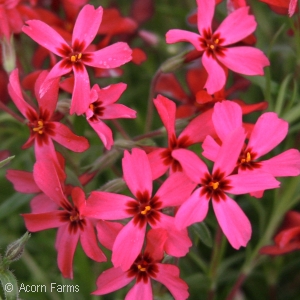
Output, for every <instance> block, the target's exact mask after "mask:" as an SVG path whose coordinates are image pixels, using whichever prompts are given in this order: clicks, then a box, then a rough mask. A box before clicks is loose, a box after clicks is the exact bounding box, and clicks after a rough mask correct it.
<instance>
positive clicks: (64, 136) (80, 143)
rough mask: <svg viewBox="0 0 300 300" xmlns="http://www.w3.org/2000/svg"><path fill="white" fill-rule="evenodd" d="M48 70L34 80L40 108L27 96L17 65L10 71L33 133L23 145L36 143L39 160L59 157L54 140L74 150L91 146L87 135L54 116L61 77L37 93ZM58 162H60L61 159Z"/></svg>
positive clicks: (15, 96) (15, 94)
mask: <svg viewBox="0 0 300 300" xmlns="http://www.w3.org/2000/svg"><path fill="white" fill-rule="evenodd" d="M47 74H48V72H47V71H43V72H42V73H41V74H40V76H39V77H38V79H37V81H36V84H35V95H36V98H37V101H38V105H39V108H38V109H36V108H33V107H32V106H30V105H29V104H28V103H27V102H26V101H25V100H24V98H23V95H22V91H21V86H20V81H19V75H18V69H15V70H14V71H13V72H12V73H11V74H10V77H9V85H8V91H9V94H10V96H11V98H12V100H13V102H14V103H15V105H16V106H17V107H18V109H19V110H20V112H21V113H22V115H23V116H24V117H25V118H26V119H27V120H28V123H27V125H28V127H29V128H30V137H29V139H28V140H27V142H26V143H25V144H24V145H23V148H28V147H30V146H31V145H32V144H33V143H34V145H35V147H34V150H35V155H36V159H37V160H39V159H40V158H41V159H42V158H43V157H45V156H50V157H52V159H55V160H56V161H57V158H56V153H55V149H54V145H53V141H52V140H54V141H56V142H58V143H59V144H61V145H63V146H64V147H66V148H68V149H70V150H72V151H74V152H83V151H85V150H86V149H88V147H89V143H88V141H87V139H86V138H85V137H80V136H77V135H75V134H74V133H72V131H71V130H70V129H69V128H68V127H67V126H65V125H63V124H61V123H59V122H56V121H54V120H53V119H52V116H53V113H54V111H55V108H56V103H57V98H58V80H55V81H53V83H52V85H51V87H50V88H49V89H48V90H47V92H46V93H45V94H44V95H43V97H40V96H39V93H38V90H39V88H40V86H41V84H42V82H43V81H44V79H45V77H46V76H47ZM57 165H59V163H58V161H57Z"/></svg>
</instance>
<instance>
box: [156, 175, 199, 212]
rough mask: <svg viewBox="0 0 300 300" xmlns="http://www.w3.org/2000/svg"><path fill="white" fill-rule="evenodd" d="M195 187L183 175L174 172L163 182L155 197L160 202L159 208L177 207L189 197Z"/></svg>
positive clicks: (194, 184)
mask: <svg viewBox="0 0 300 300" xmlns="http://www.w3.org/2000/svg"><path fill="white" fill-rule="evenodd" d="M178 182H180V184H178ZM195 187H196V183H193V182H192V181H191V180H190V179H189V178H188V177H187V176H186V175H185V174H184V173H182V172H176V173H173V174H172V175H170V176H169V177H168V178H167V179H166V180H165V181H164V183H163V184H162V185H161V186H160V188H159V189H158V191H157V192H156V194H155V196H156V197H158V198H159V201H161V202H162V206H161V208H164V207H168V206H178V205H180V204H182V203H183V202H184V201H185V200H186V199H187V198H188V197H189V196H190V195H191V192H192V191H193V189H194V188H195Z"/></svg>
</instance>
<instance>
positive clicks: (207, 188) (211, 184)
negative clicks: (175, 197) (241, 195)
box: [201, 170, 231, 201]
mask: <svg viewBox="0 0 300 300" xmlns="http://www.w3.org/2000/svg"><path fill="white" fill-rule="evenodd" d="M201 184H202V189H201V195H202V196H206V198H207V200H209V199H210V198H213V200H215V201H220V200H221V199H222V200H225V199H226V196H225V192H226V191H228V190H230V188H231V186H230V185H229V184H230V181H229V180H228V179H226V178H225V174H224V173H223V172H221V171H220V170H216V171H215V172H214V173H213V174H212V175H210V174H209V173H206V174H205V176H204V178H203V179H202V180H201Z"/></svg>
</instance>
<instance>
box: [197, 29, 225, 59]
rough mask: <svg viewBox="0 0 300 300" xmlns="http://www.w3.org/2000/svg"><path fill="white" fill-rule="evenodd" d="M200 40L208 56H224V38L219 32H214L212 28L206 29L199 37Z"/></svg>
mask: <svg viewBox="0 0 300 300" xmlns="http://www.w3.org/2000/svg"><path fill="white" fill-rule="evenodd" d="M199 42H200V44H201V46H202V48H203V49H205V51H206V54H207V56H213V57H216V55H219V56H224V52H225V50H226V48H224V47H222V43H223V42H224V39H222V38H221V37H220V34H219V33H215V34H212V33H211V30H210V29H208V30H204V31H203V37H200V38H199Z"/></svg>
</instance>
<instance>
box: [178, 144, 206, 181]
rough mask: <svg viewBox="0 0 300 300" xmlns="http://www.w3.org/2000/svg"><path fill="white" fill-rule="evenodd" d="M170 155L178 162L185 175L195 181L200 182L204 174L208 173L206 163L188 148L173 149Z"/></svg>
mask: <svg viewBox="0 0 300 300" xmlns="http://www.w3.org/2000/svg"><path fill="white" fill-rule="evenodd" d="M172 156H173V157H174V158H175V159H177V160H178V161H179V162H180V164H181V166H182V168H183V170H184V172H185V173H186V175H187V176H188V177H189V178H190V179H191V180H192V181H193V182H195V183H200V180H201V178H202V177H203V176H204V174H206V173H209V171H208V169H207V166H206V164H205V163H204V162H203V161H202V160H201V159H200V158H199V156H198V155H197V154H195V153H194V152H192V151H190V150H187V149H175V150H173V151H172Z"/></svg>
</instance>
